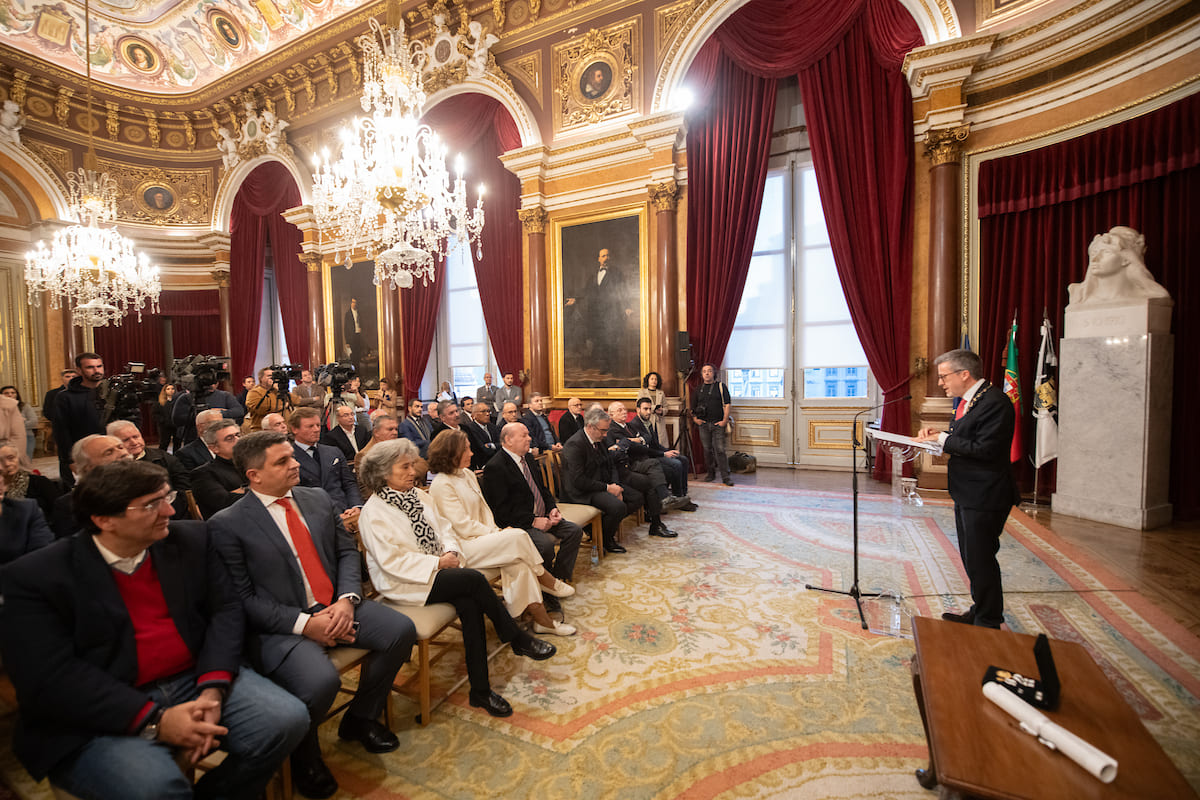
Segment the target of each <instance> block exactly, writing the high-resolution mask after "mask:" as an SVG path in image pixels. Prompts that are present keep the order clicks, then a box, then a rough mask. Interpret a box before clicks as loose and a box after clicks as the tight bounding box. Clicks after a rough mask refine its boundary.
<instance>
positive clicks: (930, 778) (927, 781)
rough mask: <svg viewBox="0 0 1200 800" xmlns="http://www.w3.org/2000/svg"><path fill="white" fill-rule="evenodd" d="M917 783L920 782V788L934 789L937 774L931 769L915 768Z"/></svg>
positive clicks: (936, 782)
mask: <svg viewBox="0 0 1200 800" xmlns="http://www.w3.org/2000/svg"><path fill="white" fill-rule="evenodd" d="M917 783H919V784H921V788H922V789H936V788H937V785H938V781H937V775H934V774H933V770H931V769H919V770H917Z"/></svg>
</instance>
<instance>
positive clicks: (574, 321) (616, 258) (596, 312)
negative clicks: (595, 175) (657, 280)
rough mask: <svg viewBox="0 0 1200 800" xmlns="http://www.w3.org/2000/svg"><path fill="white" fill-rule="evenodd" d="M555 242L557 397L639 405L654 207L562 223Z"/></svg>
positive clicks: (553, 375)
mask: <svg viewBox="0 0 1200 800" xmlns="http://www.w3.org/2000/svg"><path fill="white" fill-rule="evenodd" d="M551 235H552V237H553V238H552V241H553V243H554V244H553V248H552V250H553V253H552V257H551V264H550V281H551V296H552V297H553V301H552V302H551V306H550V315H549V316H550V337H551V347H550V385H551V391H552V392H553V394H554V395H555V396H557V397H560V398H565V397H569V396H570V395H572V394H577V393H581V392H582V393H586V394H587V395H588V396H589V397H596V398H613V399H632V398H633V397H634V396H635V395H636V394H637V391H638V387H640V386H641V382H642V376H643V375H644V374H645V373H646V371H647V370H648V368H649V367H648V365H649V363H650V343H649V337H648V336H646V329H647V327H648V324H649V318H650V252H649V246H650V245H649V210H648V206H647V204H646V203H638V204H634V205H628V206H622V207H619V208H613V209H609V210H607V211H603V212H600V213H592V214H583V215H577V216H570V217H559V218H556V219H553V220H551ZM602 261H603V262H604V265H605V274H604V275H603V276H601V275H600V270H599V267H600V264H601V262H602ZM635 261H636V264H635V263H634V262H635Z"/></svg>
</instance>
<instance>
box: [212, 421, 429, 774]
mask: <svg viewBox="0 0 1200 800" xmlns="http://www.w3.org/2000/svg"><path fill="white" fill-rule="evenodd" d="M233 459H234V463H235V464H236V465H237V468H238V469H239V470H241V471H242V472H244V473H245V475H246V481H247V483H248V485H249V490H248V491H247V492H246V496H245V497H243V498H242V499H241V500H239V501H238V502H236V503H234V504H233V505H232V506H230V507H229V508H227V509H224V510H223V511H221V512H220V513H218V514H216V515H215V516H214V517H213V518H212V519H211V520H210V525H211V527H212V530H213V535H214V539H215V541H216V544H217V547H218V549H219V550H220V553H221V556H222V558H223V559H224V560H225V563H226V565H227V566H228V567H229V573H230V576H231V577H232V578H233V583H234V587H235V588H236V589H237V591H238V593H239V594H240V595H241V597H242V602H243V604H244V605H245V607H246V622H247V626H246V627H247V630H246V639H247V644H248V650H249V653H250V657H251V660H252V662H253V663H254V664H255V665H256V666H257V667H258V668H259V669H260V671H261V672H262V674H264V675H266V676H267V677H269V678H271V679H272V680H274V681H276V682H277V683H279V684H280V685H281V686H283V687H284V688H285V689H287V690H288V691H290V692H291V693H292V694H294V695H296V696H297V697H299V698H300V699H301V700H303V701H304V703H305V705H306V706H307V707H308V712H309V722H310V727H309V732H308V735H307V736H306V737H305V739H304V740H303V741H302V742H301V743H300V745H299V746H298V747H297V748H296V751H295V752H294V753H293V754H292V777H293V781H294V783H295V786H296V788H297V790H298V791H299V792H300V793H301V794H303V795H304V796H305V797H316V798H319V797H329V796H330V795H332V794H333V793H334V792H336V791H337V781H336V779H334V777H333V775H332V773H330V771H329V769H328V767H326V766H325V763H324V761H323V760H322V758H321V751H320V743H319V741H318V738H317V729H318V727H319V726H320V724H321V722H322V721H324V719H325V714H326V713H327V712H328V710H329V708H330V706H331V705H332V704H333V700H334V697H335V696H336V695H337V691H338V687H339V686H340V685H341V678H340V676H339V675H338V672H337V670H336V669H335V668H334V666H333V664H332V663H331V662H330V660H329V656H328V655H327V653H326V648H331V647H338V646H341V645H353V646H354V647H359V648H363V649H366V650H371V651H374V652H373V653H372V654H371V655H370V656H368V657H367V659H366V661H364V662H363V665H362V674H361V677H360V679H359V685H358V691H357V693H356V694H355V697H354V701H353V702H352V703H351V704H350V707H349V708H348V709H347V711H346V714H345V716H344V717H343V718H342V722H341V725H340V727H339V728H338V735H339V736H340V737H341V738H343V739H349V740H353V741H357V742H359V743H361V744H362V745H363V747H365V748H366V749H367V751H369V752H372V753H386V752H390V751H392V750H395V749H396V748H397V747H398V746H399V744H400V743H399V740H398V739H397V738H396V736H395V734H393V733H392V732H391V731H390V730H388V729H387V727H386V726H384V725H383V724H382V723H380V722H379V716H380V714H381V713H382V711H383V708H384V704H385V703H386V702H387V696H388V692H389V691H390V689H391V685H392V680H393V679H394V678H395V675H396V672H397V671H398V670H399V669H400V667H401V666H402V665H403V664H404V662H405V661H407V660H408V657H409V655H410V653H411V652H412V646H413V644H415V642H416V628H414V627H413V624H412V622H411V621H410V620H409V619H408V617H405V616H404V615H403V614H400V613H399V612H396V611H393V610H392V609H390V608H386V607H384V606H382V605H379V604H377V603H374V602H372V601H370V600H364V599H363V598H362V576H361V560H360V558H359V554H358V549H357V547H356V546H355V543H354V539H353V537H352V536H351V535H350V534H349V533H347V532H346V530H345V528H343V527H342V523H341V521H340V520H339V518H338V515H337V513H336V509H335V508H334V505H333V501H332V500H330V498H329V495H328V494H326V493H325V492H324V491H323V490H321V489H313V488H306V487H303V486H298V485H297V484H298V483H299V481H300V465H299V463H298V462H297V461H296V457H295V452H294V450H293V448H292V445H291V443H290V442H289V441H288V438H287V437H286V436H285V435H284V434H282V433H276V432H274V431H260V432H257V433H251V434H248V435H246V436H244V437H242V439H241V440H240V441H239V442H238V444H237V447H235V448H234V451H233Z"/></svg>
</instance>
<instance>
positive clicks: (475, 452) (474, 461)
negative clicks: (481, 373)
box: [459, 401, 500, 469]
mask: <svg viewBox="0 0 1200 800" xmlns="http://www.w3.org/2000/svg"><path fill="white" fill-rule="evenodd" d="M471 417H472V418H471V419H468V420H464V421H463V422H462V423H461V425H460V426H459V427H461V428H462V429H463V430H464V431H466V432H467V439H468V440H469V441H470V442H471V469H483V467H484V465H485V464H487V463H488V462H489V461H491V460H492V456H494V455H496V453H497V452H498V451H499V450H500V429H499V428H497V427H496V426H495V425H493V424H492V408H491V406H489V405H488V404H487V403H484V402H482V401H481V402H478V403H476V404H475V407H474V408H473V409H472V410H471Z"/></svg>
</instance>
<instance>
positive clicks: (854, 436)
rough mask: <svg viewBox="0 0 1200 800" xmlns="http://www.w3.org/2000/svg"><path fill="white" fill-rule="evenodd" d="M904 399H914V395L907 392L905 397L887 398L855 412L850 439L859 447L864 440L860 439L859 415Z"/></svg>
mask: <svg viewBox="0 0 1200 800" xmlns="http://www.w3.org/2000/svg"><path fill="white" fill-rule="evenodd" d="M902 400H912V395H911V394H906V395H904V397H896V398H893V399H891V400H886V401H884V402H882V403H880V404H879V405H877V406H871V407H870V408H864V409H863V410H862V411H860V412H858V413H857V414H855V415H854V422H853V423H852V425H851V426H850V440H851V441H852V442H853V443H854V447H855V448H858V446H859V445H861V444H862V442H860V441H858V418H859V417H861V416H862V415H863V414H866V413H867V412H868V411H878V410H879V409H881V408H883V407H884V406H890V405H891V404H892V403H899V402H900V401H902Z"/></svg>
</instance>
